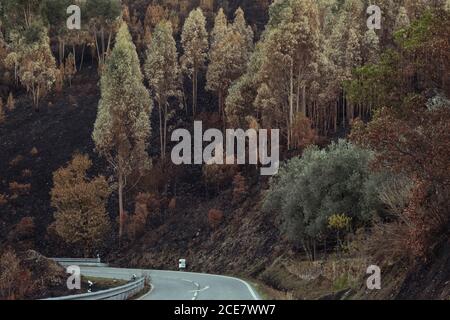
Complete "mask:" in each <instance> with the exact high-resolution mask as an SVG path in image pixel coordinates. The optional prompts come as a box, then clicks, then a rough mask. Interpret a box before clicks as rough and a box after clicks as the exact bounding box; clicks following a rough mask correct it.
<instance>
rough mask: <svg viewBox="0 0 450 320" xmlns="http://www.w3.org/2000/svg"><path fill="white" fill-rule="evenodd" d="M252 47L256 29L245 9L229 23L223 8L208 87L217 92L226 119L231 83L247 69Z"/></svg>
mask: <svg viewBox="0 0 450 320" xmlns="http://www.w3.org/2000/svg"><path fill="white" fill-rule="evenodd" d="M252 46H253V32H252V30H251V28H249V27H247V25H246V23H245V18H244V12H243V11H242V9H240V8H239V9H238V10H237V11H236V18H235V21H234V23H233V24H232V25H231V26H228V25H227V21H226V17H225V15H224V13H223V11H222V10H221V11H219V13H218V14H217V17H216V20H215V24H214V29H213V32H212V39H211V49H210V51H209V60H210V64H209V66H208V72H207V74H206V80H207V84H206V89H208V90H211V91H214V92H216V93H217V95H218V98H219V114H220V116H221V117H222V118H223V119H224V121H225V98H226V93H227V92H228V89H229V87H230V86H231V84H232V83H233V82H234V81H235V80H236V79H238V78H239V77H240V76H241V75H242V74H243V73H244V72H245V71H246V68H247V63H248V60H249V57H250V54H251V50H252Z"/></svg>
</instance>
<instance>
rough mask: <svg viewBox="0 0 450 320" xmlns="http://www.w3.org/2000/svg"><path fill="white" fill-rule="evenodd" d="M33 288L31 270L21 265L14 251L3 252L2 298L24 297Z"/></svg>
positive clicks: (0, 263)
mask: <svg viewBox="0 0 450 320" xmlns="http://www.w3.org/2000/svg"><path fill="white" fill-rule="evenodd" d="M31 289H32V282H31V273H30V271H29V270H27V269H25V268H22V267H21V266H20V260H19V258H18V257H17V256H16V254H15V253H14V252H13V251H6V252H5V253H3V254H2V256H1V257H0V299H6V300H16V299H23V298H25V296H26V294H27V293H28V292H30V291H31Z"/></svg>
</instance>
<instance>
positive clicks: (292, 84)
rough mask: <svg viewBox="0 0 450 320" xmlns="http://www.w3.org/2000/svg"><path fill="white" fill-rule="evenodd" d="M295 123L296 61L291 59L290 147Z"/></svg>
mask: <svg viewBox="0 0 450 320" xmlns="http://www.w3.org/2000/svg"><path fill="white" fill-rule="evenodd" d="M293 123H294V60H293V59H291V66H290V82H289V123H288V135H289V145H288V150H289V149H290V141H291V138H292V125H293Z"/></svg>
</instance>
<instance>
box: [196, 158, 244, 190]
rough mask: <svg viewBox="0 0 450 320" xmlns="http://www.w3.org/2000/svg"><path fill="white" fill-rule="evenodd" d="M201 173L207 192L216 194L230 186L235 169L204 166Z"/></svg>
mask: <svg viewBox="0 0 450 320" xmlns="http://www.w3.org/2000/svg"><path fill="white" fill-rule="evenodd" d="M202 171H203V181H204V182H205V184H206V187H207V188H208V190H212V191H214V192H216V193H217V192H219V190H221V189H223V188H228V187H229V186H230V185H231V184H232V182H233V177H234V176H235V174H236V171H237V167H236V166H235V165H220V164H205V165H204V166H203V169H202Z"/></svg>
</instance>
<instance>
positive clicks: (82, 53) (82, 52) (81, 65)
mask: <svg viewBox="0 0 450 320" xmlns="http://www.w3.org/2000/svg"><path fill="white" fill-rule="evenodd" d="M85 49H86V43H83V49H82V50H81V61H80V66H79V67H78V70H80V71H81V69H82V68H83V61H84V50H85Z"/></svg>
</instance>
